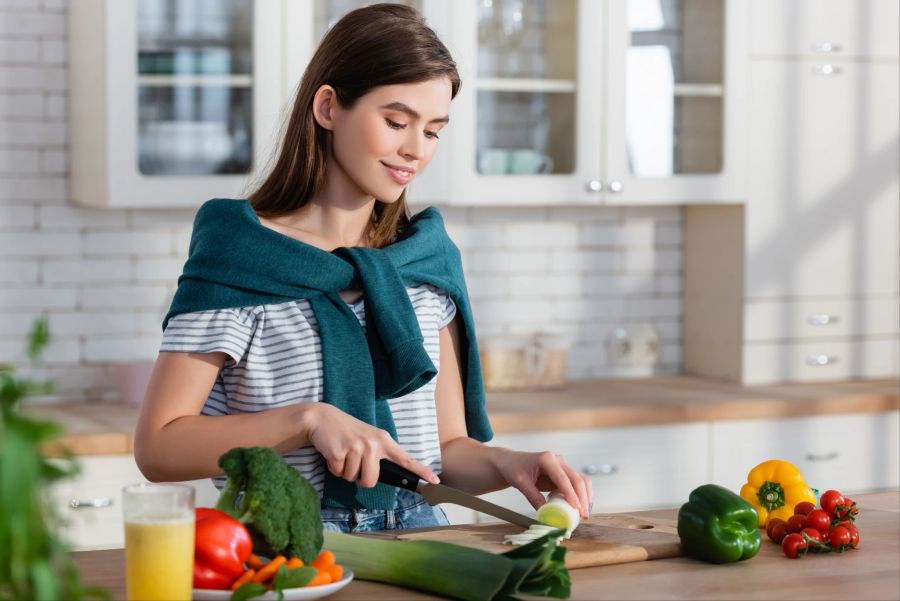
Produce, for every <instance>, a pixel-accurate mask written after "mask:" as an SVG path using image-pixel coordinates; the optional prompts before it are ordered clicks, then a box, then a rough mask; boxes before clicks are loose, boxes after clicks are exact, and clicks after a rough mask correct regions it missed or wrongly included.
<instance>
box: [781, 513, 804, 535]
mask: <svg viewBox="0 0 900 601" xmlns="http://www.w3.org/2000/svg"><path fill="white" fill-rule="evenodd" d="M804 528H806V516H805V515H792V516H791V517H789V518H788V520H787V526H786V527H785V530H786V531H787V533H788V534H792V533H794V532H800V531H801V530H803V529H804Z"/></svg>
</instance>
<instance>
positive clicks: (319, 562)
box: [309, 549, 335, 570]
mask: <svg viewBox="0 0 900 601" xmlns="http://www.w3.org/2000/svg"><path fill="white" fill-rule="evenodd" d="M334 564H335V557H334V551H331V550H329V549H322V552H321V553H319V556H318V557H316V558H315V559H313V560H312V561H311V562H309V565H311V566H313V567H316V568H320V569H324V570H327V569H328V568H330V567H331V566H333V565H334Z"/></svg>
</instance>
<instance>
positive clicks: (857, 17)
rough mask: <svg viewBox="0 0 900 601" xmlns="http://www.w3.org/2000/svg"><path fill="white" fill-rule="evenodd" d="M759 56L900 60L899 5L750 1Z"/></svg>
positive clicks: (850, 0) (891, 0) (868, 0)
mask: <svg viewBox="0 0 900 601" xmlns="http://www.w3.org/2000/svg"><path fill="white" fill-rule="evenodd" d="M751 5H752V7H753V13H752V19H751V22H750V31H751V32H752V34H751V35H752V40H753V41H752V48H753V54H755V55H793V56H797V55H821V56H822V58H823V59H825V58H827V57H828V56H834V57H861V58H894V59H896V58H898V57H900V46H898V44H897V40H898V39H900V2H897V0H752V1H751Z"/></svg>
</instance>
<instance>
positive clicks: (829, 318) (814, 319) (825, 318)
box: [806, 313, 839, 326]
mask: <svg viewBox="0 0 900 601" xmlns="http://www.w3.org/2000/svg"><path fill="white" fill-rule="evenodd" d="M838 319H839V318H838V316H837V315H828V314H827V313H816V314H815V315H810V316H809V317H807V318H806V323H808V324H809V325H811V326H827V325H829V324H832V323H837V322H838Z"/></svg>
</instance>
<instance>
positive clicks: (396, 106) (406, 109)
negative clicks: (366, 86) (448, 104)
mask: <svg viewBox="0 0 900 601" xmlns="http://www.w3.org/2000/svg"><path fill="white" fill-rule="evenodd" d="M380 108H383V109H391V110H394V111H400V112H402V113H406V114H407V115H409V116H410V117H412V118H413V119H418V118H419V117H420V115H419V113H417V112H416V111H415V110H414V109H413V108H412V107H410V106H408V105H405V104H403V103H402V102H391V103H389V104H385V105H383V106H381V107H380ZM429 123H450V116H449V115H448V116H446V117H437V118H436V119H432V120H431V121H429Z"/></svg>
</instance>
